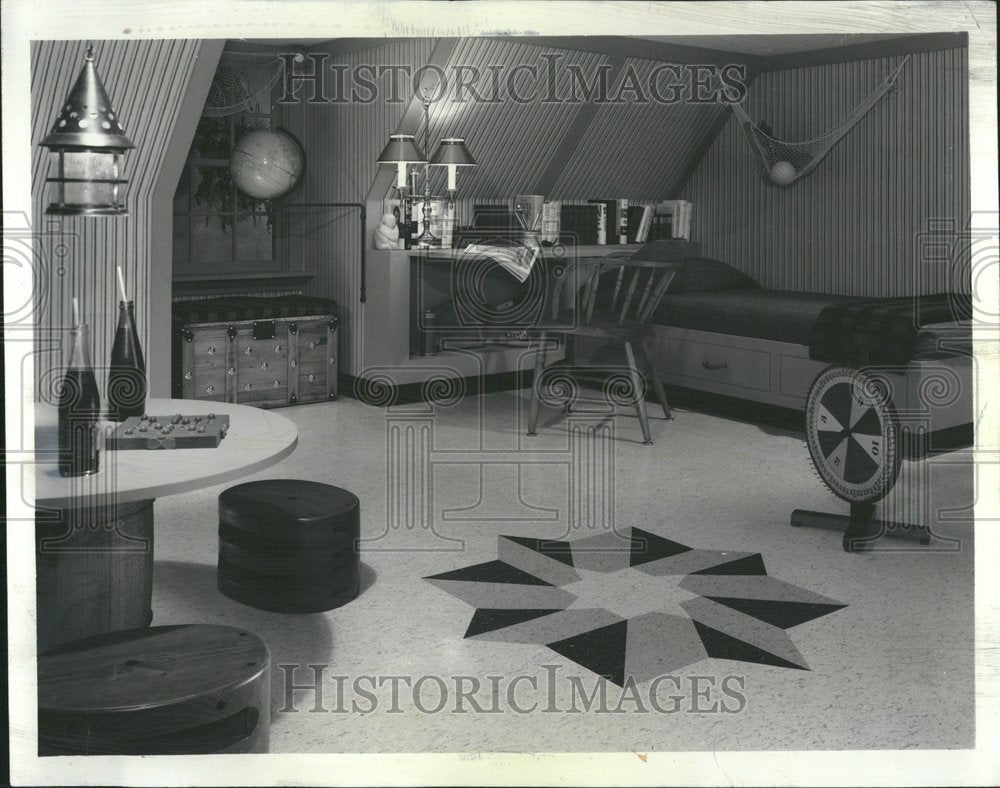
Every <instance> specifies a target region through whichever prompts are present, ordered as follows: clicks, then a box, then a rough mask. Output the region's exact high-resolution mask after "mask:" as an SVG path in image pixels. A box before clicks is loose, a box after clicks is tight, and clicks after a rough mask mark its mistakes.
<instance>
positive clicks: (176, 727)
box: [38, 624, 271, 755]
mask: <svg viewBox="0 0 1000 788" xmlns="http://www.w3.org/2000/svg"><path fill="white" fill-rule="evenodd" d="M270 682H271V667H270V656H269V654H268V650H267V646H266V645H265V644H264V641H262V640H261V639H260V638H259V637H257V636H256V635H255V634H253V633H252V632H247V631H246V630H243V629H236V628H234V627H224V626H216V625H195V624H192V625H183V626H172V627H152V628H143V629H129V630H123V631H121V632H109V633H107V634H104V635H96V636H94V637H90V638H85V639H83V640H75V641H73V642H71V643H65V644H63V645H61V646H58V647H57V648H55V649H53V650H51V651H49V652H47V653H45V654H42V655H40V656H39V657H38V754H39V755H185V754H204V753H234V752H267V750H268V728H269V725H270V715H271V692H270Z"/></svg>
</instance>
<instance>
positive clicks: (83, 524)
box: [35, 500, 153, 654]
mask: <svg viewBox="0 0 1000 788" xmlns="http://www.w3.org/2000/svg"><path fill="white" fill-rule="evenodd" d="M35 561H36V569H37V575H36V584H35V588H36V593H37V600H38V652H39V653H40V654H41V653H43V652H45V651H47V650H49V649H51V648H53V647H55V646H58V645H59V644H61V643H66V642H68V641H72V640H78V639H80V638H84V637H89V636H91V635H98V634H102V633H104V632H114V631H118V630H124V629H134V628H136V627H145V626H149V624H150V622H151V621H152V619H153V611H152V606H151V603H152V597H153V501H152V500H146V501H138V502H135V503H124V504H119V505H117V506H101V507H83V508H79V509H62V510H59V511H58V512H56V513H55V516H54V517H52V518H51V519H46V520H43V519H42V517H41V516H39V517H38V519H37V520H36V523H35Z"/></svg>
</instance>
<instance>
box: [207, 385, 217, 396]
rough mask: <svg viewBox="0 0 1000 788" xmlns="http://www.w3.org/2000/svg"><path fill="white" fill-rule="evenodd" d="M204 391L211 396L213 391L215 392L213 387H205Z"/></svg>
mask: <svg viewBox="0 0 1000 788" xmlns="http://www.w3.org/2000/svg"><path fill="white" fill-rule="evenodd" d="M205 391H206V392H207V393H209V394H211V393H212V392H213V391H215V386H206V387H205Z"/></svg>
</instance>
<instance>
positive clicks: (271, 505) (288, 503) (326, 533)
mask: <svg viewBox="0 0 1000 788" xmlns="http://www.w3.org/2000/svg"><path fill="white" fill-rule="evenodd" d="M360 510H361V505H360V503H359V501H358V498H357V496H356V495H354V494H353V493H350V492H348V491H347V490H342V489H341V488H339V487H332V486H330V485H328V484H320V483H319V482H307V481H300V480H297V479H268V480H266V481H259V482H248V483H246V484H240V485H237V486H236V487H230V488H229V489H228V490H226V491H225V492H223V493H222V494H221V495H220V496H219V569H218V586H219V590H220V591H221V592H222V593H223V594H225V595H226V596H228V597H230V598H231V599H235V600H236V601H237V602H242V603H243V604H244V605H249V606H250V607H255V608H259V609H260V610H270V611H273V612H277V613H319V612H322V611H324V610H332V609H333V608H335V607H340V606H341V605H345V604H347V603H348V602H350V601H351V600H352V599H354V598H355V597H356V596H357V595H358V584H359V576H360V567H361V561H360V558H359V555H358V539H359V538H360V536H361V531H360V528H361V526H360V523H361V518H360Z"/></svg>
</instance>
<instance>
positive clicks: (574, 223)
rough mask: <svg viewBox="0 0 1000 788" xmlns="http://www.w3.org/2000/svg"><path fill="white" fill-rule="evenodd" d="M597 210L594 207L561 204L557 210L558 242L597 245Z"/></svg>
mask: <svg viewBox="0 0 1000 788" xmlns="http://www.w3.org/2000/svg"><path fill="white" fill-rule="evenodd" d="M598 218H599V209H598V207H597V206H596V205H594V204H592V203H590V204H583V205H580V204H572V203H565V202H564V203H563V204H562V206H561V207H560V210H559V241H560V242H561V243H564V244H580V245H590V246H592V245H595V244H597V223H598Z"/></svg>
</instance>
